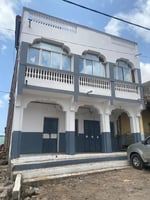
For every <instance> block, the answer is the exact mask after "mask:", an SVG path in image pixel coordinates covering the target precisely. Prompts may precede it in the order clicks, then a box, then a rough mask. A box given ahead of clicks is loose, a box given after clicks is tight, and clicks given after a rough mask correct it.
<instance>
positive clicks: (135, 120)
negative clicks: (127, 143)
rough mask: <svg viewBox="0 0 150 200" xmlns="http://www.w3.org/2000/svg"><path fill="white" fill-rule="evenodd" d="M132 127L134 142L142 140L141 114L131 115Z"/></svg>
mask: <svg viewBox="0 0 150 200" xmlns="http://www.w3.org/2000/svg"><path fill="white" fill-rule="evenodd" d="M130 127H131V133H132V143H136V142H139V141H141V134H140V125H139V116H137V115H133V116H130Z"/></svg>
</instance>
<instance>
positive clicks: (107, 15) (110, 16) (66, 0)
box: [62, 0, 150, 31]
mask: <svg viewBox="0 0 150 200" xmlns="http://www.w3.org/2000/svg"><path fill="white" fill-rule="evenodd" d="M62 1H64V2H66V3H69V4H72V5H75V6H78V7H80V8H83V9H86V10H89V11H92V12H95V13H98V14H101V15H104V16H106V17H109V18H112V19H116V20H119V21H121V22H124V23H127V24H130V25H133V26H137V27H139V28H143V29H145V30H148V31H150V28H148V27H145V26H142V25H139V24H136V23H133V22H129V21H127V20H124V19H121V18H119V17H114V16H113V15H109V14H107V13H103V12H100V11H98V10H94V9H92V8H88V7H86V6H83V5H80V4H77V3H74V2H72V1H68V0H62Z"/></svg>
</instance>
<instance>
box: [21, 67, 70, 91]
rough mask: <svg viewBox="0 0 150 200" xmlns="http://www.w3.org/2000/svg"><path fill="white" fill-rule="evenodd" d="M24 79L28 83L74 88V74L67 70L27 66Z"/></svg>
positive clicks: (66, 88) (54, 87)
mask: <svg viewBox="0 0 150 200" xmlns="http://www.w3.org/2000/svg"><path fill="white" fill-rule="evenodd" d="M25 80H26V81H27V82H28V85H33V86H39V87H46V88H53V89H63V90H69V91H73V90H74V76H73V75H72V73H69V72H68V73H67V72H62V71H55V70H51V69H44V68H38V67H31V66H27V67H26V71H25Z"/></svg>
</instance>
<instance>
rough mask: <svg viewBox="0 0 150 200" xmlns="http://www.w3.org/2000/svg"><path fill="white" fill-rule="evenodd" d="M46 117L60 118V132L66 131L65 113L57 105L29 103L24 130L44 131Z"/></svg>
mask: <svg viewBox="0 0 150 200" xmlns="http://www.w3.org/2000/svg"><path fill="white" fill-rule="evenodd" d="M44 117H50V118H58V119H59V120H58V121H59V125H58V126H59V127H58V130H59V132H65V113H64V112H62V110H60V109H59V108H58V106H56V105H51V104H41V103H29V105H28V107H27V108H26V109H25V110H24V115H23V126H22V131H23V132H43V126H44V125H43V123H44Z"/></svg>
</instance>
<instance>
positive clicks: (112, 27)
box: [105, 0, 150, 43]
mask: <svg viewBox="0 0 150 200" xmlns="http://www.w3.org/2000/svg"><path fill="white" fill-rule="evenodd" d="M116 17H118V18H122V19H124V20H126V21H129V22H132V23H135V24H139V25H141V26H144V27H149V28H150V20H149V19H150V0H138V1H136V2H135V5H134V9H132V10H131V11H130V12H129V13H127V12H126V13H118V14H116ZM116 21H117V20H115V19H111V20H110V21H109V23H108V24H107V26H106V27H105V31H106V32H107V33H111V34H114V35H117V36H120V34H121V31H122V30H123V29H127V28H128V29H129V30H132V31H133V32H134V33H135V34H136V35H137V36H139V37H141V38H142V39H143V40H144V41H146V42H149V43H150V34H149V31H147V30H144V29H142V28H138V27H135V26H132V25H128V24H125V23H123V22H120V21H117V22H116Z"/></svg>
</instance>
